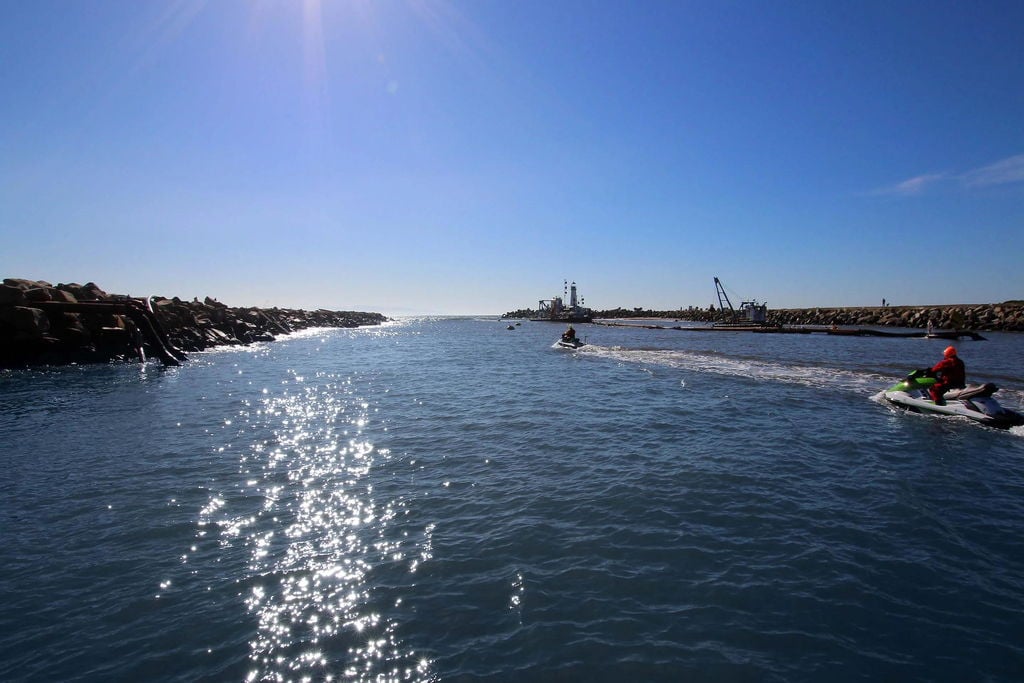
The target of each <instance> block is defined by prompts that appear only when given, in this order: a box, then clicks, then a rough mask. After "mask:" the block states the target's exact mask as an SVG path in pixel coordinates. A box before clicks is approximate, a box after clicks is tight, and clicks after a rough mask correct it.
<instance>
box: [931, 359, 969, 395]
mask: <svg viewBox="0 0 1024 683" xmlns="http://www.w3.org/2000/svg"><path fill="white" fill-rule="evenodd" d="M932 373H933V374H934V375H935V376H936V377H938V378H939V380H938V384H939V385H941V386H944V387H953V388H956V389H960V388H962V387H963V386H964V385H965V384H966V383H967V370H966V369H965V368H964V362H963V361H962V360H960V359H959V358H957V357H956V356H953V357H952V358H943V359H942V360H940V361H939V362H938V363H936V364H935V367H933V368H932Z"/></svg>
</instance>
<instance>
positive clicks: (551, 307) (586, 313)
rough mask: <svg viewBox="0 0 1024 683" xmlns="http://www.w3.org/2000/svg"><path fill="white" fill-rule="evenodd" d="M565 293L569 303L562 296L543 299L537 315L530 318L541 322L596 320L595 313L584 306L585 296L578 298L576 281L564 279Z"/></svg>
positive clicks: (538, 305) (584, 321)
mask: <svg viewBox="0 0 1024 683" xmlns="http://www.w3.org/2000/svg"><path fill="white" fill-rule="evenodd" d="M563 295H564V296H565V297H568V299H569V305H568V306H567V305H565V299H564V298H563V297H560V296H555V297H551V298H550V299H541V300H540V301H538V302H537V316H536V317H534V318H530V320H533V321H539V322H555V323H589V322H593V320H594V313H593V311H591V310H590V309H589V308H586V307H585V306H584V302H583V298H582V297H580V298H579V299H577V296H576V283H575V282H573V283H571V284H570V283H569V281H568V280H565V281H563Z"/></svg>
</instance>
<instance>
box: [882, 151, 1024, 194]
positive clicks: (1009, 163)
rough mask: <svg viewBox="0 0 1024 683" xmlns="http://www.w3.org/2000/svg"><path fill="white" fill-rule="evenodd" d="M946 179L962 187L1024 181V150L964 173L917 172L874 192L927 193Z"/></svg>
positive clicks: (969, 187) (968, 187)
mask: <svg viewBox="0 0 1024 683" xmlns="http://www.w3.org/2000/svg"><path fill="white" fill-rule="evenodd" d="M944 181H951V182H954V183H959V185H960V187H962V188H966V189H975V188H981V187H991V186H993V185H1008V184H1010V183H1024V154H1018V155H1016V156H1012V157H1008V158H1006V159H1002V160H1000V161H996V162H995V163H991V164H988V165H987V166H981V167H979V168H974V169H971V170H969V171H965V172H963V173H926V174H924V175H919V176H914V177H913V178H908V179H907V180H903V181H901V182H898V183H896V184H894V185H887V186H885V187H881V188H878V189H877V190H874V191H872V192H871V193H870V194H874V195H889V196H895V197H912V196H915V195H919V194H923V193H924V192H925V191H926V190H928V189H930V188H931V187H932V186H934V185H936V184H937V183H941V182H944Z"/></svg>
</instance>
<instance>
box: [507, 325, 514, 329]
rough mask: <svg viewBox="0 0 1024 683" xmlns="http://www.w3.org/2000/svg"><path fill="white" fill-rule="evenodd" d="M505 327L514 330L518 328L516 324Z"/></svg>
mask: <svg viewBox="0 0 1024 683" xmlns="http://www.w3.org/2000/svg"><path fill="white" fill-rule="evenodd" d="M505 329H506V330H514V329H516V328H515V325H509V326H508V327H506V328H505Z"/></svg>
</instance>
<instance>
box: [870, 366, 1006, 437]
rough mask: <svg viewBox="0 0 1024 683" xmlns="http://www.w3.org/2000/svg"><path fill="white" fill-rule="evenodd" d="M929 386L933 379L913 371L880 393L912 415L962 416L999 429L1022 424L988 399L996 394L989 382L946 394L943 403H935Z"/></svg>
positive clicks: (993, 399)
mask: <svg viewBox="0 0 1024 683" xmlns="http://www.w3.org/2000/svg"><path fill="white" fill-rule="evenodd" d="M933 384H935V378H934V377H926V376H925V372H924V371H922V370H914V371H913V372H912V373H910V374H909V375H907V378H906V379H904V380H900V381H899V382H897V383H896V384H894V385H892V386H891V387H889V388H888V389H886V390H885V391H884V392H882V395H883V396H884V397H885V400H887V401H889V402H890V403H892V404H893V405H897V406H899V407H900V408H906V409H907V410H909V411H911V412H915V413H936V414H940V415H950V416H959V417H966V418H970V419H972V420H975V421H977V422H980V423H982V424H984V425H988V426H989V427H997V428H999V429H1009V428H1010V427H1017V426H1020V425H1024V415H1021V414H1020V413H1018V412H1015V411H1013V410H1010V409H1008V408H1004V407H1002V406H1001V405H999V402H998V401H996V400H995V398H993V397H992V394H994V393H996V392H997V391H999V387H997V386H996V385H995V384H992V383H991V382H987V383H985V384H980V385H979V384H973V385H968V386H967V387H966V388H964V389H952V390H950V391H947V392H946V394H945V396H943V399H944V401H943V402H942V403H938V404H937V403H935V401H933V400H932V399H931V395H930V394H929V393H928V389H929V387H931V386H932V385H933Z"/></svg>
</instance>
